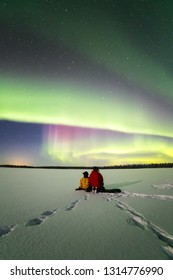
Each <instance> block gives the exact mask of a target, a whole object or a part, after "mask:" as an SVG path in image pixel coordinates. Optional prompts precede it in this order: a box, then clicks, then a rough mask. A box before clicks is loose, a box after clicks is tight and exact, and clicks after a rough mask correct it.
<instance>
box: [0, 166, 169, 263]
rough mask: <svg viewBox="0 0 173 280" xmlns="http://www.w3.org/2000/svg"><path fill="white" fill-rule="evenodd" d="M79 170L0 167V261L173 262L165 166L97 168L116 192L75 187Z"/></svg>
mask: <svg viewBox="0 0 173 280" xmlns="http://www.w3.org/2000/svg"><path fill="white" fill-rule="evenodd" d="M83 171H84V170H70V169H64V170H58V169H57V170H48V169H47V170H44V169H42V170H41V169H9V168H7V169H5V168H1V169H0V259H1V260H2V259H57V260H58V259H67V260H68V259H71V260H76V259H80V260H83V259H95V260H99V259H107V260H108V259H109V260H111V259H122V260H128V259H139V260H140V259H154V260H157V259H173V223H172V214H173V172H172V169H171V168H170V169H137V170H135V169H131V170H101V173H102V174H103V176H104V180H105V187H106V189H109V191H110V190H111V189H112V190H113V189H115V188H120V189H121V190H122V193H119V194H116V193H98V194H93V193H86V192H84V191H75V188H76V187H78V185H79V179H80V178H81V177H82V172H83ZM88 171H89V170H88Z"/></svg>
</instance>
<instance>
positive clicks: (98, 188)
mask: <svg viewBox="0 0 173 280" xmlns="http://www.w3.org/2000/svg"><path fill="white" fill-rule="evenodd" d="M89 185H90V187H91V188H92V190H93V191H95V192H103V191H105V188H104V180H103V176H102V174H101V173H100V172H99V169H98V167H96V166H95V167H94V168H93V171H92V172H91V173H90V176H89Z"/></svg>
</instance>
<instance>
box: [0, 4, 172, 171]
mask: <svg viewBox="0 0 173 280" xmlns="http://www.w3.org/2000/svg"><path fill="white" fill-rule="evenodd" d="M172 120H173V1H172V0H121V1H120V0H38V1H35V0H23V1H19V0H16V1H13V0H9V1H8V0H7V1H5V0H4V1H1V0H0V155H1V156H0V164H29V165H63V166H65V165H118V164H138V163H143V164H145V163H146V164H147V163H162V162H173V123H172Z"/></svg>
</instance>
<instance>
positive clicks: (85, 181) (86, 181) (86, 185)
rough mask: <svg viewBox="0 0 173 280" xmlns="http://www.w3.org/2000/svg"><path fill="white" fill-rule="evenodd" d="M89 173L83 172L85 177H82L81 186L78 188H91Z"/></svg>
mask: <svg viewBox="0 0 173 280" xmlns="http://www.w3.org/2000/svg"><path fill="white" fill-rule="evenodd" d="M88 175H89V173H88V172H87V171H85V172H83V177H82V178H81V179H80V186H79V188H77V189H76V190H85V191H86V190H87V189H88V188H89V178H88Z"/></svg>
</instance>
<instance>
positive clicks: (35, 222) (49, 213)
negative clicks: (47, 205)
mask: <svg viewBox="0 0 173 280" xmlns="http://www.w3.org/2000/svg"><path fill="white" fill-rule="evenodd" d="M56 212H57V209H54V210H52V211H51V210H47V211H45V212H43V213H42V214H41V215H40V217H38V218H34V219H31V220H29V221H28V222H26V224H25V225H26V226H37V225H40V224H41V223H43V222H44V221H45V220H47V219H48V218H49V217H52V216H54V215H55V214H56Z"/></svg>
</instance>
